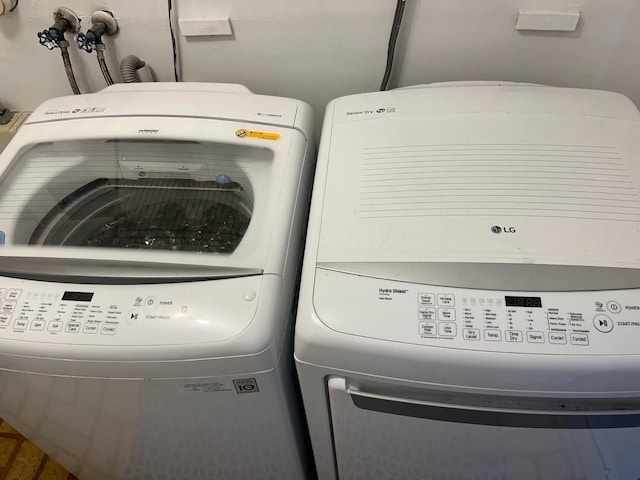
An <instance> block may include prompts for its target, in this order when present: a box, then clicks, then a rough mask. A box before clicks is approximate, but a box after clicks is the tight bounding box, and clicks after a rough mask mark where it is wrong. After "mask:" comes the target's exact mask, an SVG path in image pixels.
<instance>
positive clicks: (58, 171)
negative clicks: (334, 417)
mask: <svg viewBox="0 0 640 480" xmlns="http://www.w3.org/2000/svg"><path fill="white" fill-rule="evenodd" d="M311 122H312V115H311V110H310V108H309V106H308V105H306V104H305V103H303V102H299V101H296V100H290V99H284V98H275V97H268V96H260V95H254V94H252V93H251V92H250V91H249V90H247V89H246V88H244V87H241V86H237V85H219V84H188V83H187V84H127V85H115V86H113V87H109V88H107V89H106V90H103V91H102V92H99V93H97V94H92V95H82V96H74V97H66V98H59V99H53V100H50V101H47V102H46V103H44V104H43V105H42V106H40V107H39V108H38V109H37V110H36V111H35V112H34V113H33V114H32V116H31V117H30V118H29V121H28V122H27V123H26V124H25V125H24V126H23V127H22V129H21V130H20V131H19V132H18V134H17V135H16V136H15V137H14V139H13V140H12V142H11V143H10V144H9V146H8V147H7V148H6V149H5V150H4V152H3V153H2V156H1V157H0V169H1V171H2V174H1V176H0V241H1V243H2V248H1V249H0V296H1V301H0V310H1V311H0V417H2V418H5V419H6V420H7V421H8V422H10V423H11V424H12V425H14V426H15V427H16V428H17V429H18V430H19V431H20V432H21V433H23V434H24V435H25V436H26V437H27V438H29V439H31V440H32V441H33V442H34V443H36V444H37V445H39V446H40V447H41V448H42V449H43V450H44V451H45V452H47V453H48V454H49V455H51V456H52V457H53V458H54V459H56V460H57V461H59V462H60V463H61V464H62V465H64V466H65V467H66V468H67V469H68V470H70V471H71V472H72V473H74V474H75V475H77V476H78V477H80V478H81V479H91V480H95V479H142V478H145V479H146V478H156V479H161V478H176V479H177V478H180V479H187V478H189V479H204V478H216V479H217V478H228V479H254V478H273V479H283V478H289V479H296V480H297V479H300V478H304V477H305V475H307V473H308V465H309V464H310V462H309V461H308V460H309V459H308V458H306V456H305V449H306V448H307V447H306V443H305V436H306V434H305V433H304V431H305V429H304V421H303V417H302V415H301V409H300V406H299V401H298V397H297V387H296V385H295V381H294V365H293V359H292V340H293V339H292V321H293V314H292V310H293V297H294V291H295V284H296V277H297V276H298V271H299V265H300V255H301V246H302V245H301V244H302V238H303V231H304V223H305V221H306V214H307V211H308V198H309V192H310V183H311V179H312V170H313V167H314V160H315V157H314V155H315V152H314V148H313V145H312V144H313V142H312V140H311V139H312V137H311V135H312V131H311Z"/></svg>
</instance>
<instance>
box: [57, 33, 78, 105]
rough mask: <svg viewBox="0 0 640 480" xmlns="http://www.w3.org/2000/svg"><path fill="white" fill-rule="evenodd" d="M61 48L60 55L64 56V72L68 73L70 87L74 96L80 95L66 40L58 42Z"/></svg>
mask: <svg viewBox="0 0 640 480" xmlns="http://www.w3.org/2000/svg"><path fill="white" fill-rule="evenodd" d="M58 44H59V46H60V54H61V55H62V63H64V71H65V72H66V73H67V79H69V85H71V90H72V91H73V94H74V95H80V88H78V82H76V77H75V75H74V74H73V67H72V66H71V59H70V58H69V42H67V41H66V40H60V41H58Z"/></svg>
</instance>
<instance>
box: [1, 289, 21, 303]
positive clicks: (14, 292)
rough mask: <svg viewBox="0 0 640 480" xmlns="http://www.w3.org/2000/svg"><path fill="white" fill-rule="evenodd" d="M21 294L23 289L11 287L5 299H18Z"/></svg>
mask: <svg viewBox="0 0 640 480" xmlns="http://www.w3.org/2000/svg"><path fill="white" fill-rule="evenodd" d="M20 295H22V290H21V289H19V288H10V289H9V290H8V291H7V296H6V297H5V300H18V299H19V298H20Z"/></svg>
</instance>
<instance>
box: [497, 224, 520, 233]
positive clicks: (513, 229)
mask: <svg viewBox="0 0 640 480" xmlns="http://www.w3.org/2000/svg"><path fill="white" fill-rule="evenodd" d="M491 231H492V232H493V233H516V227H501V226H500V225H494V226H493V227H491Z"/></svg>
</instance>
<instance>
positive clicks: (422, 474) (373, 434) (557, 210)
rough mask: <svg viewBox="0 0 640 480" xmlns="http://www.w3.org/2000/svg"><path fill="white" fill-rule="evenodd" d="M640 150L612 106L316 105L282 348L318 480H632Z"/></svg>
mask: <svg viewBox="0 0 640 480" xmlns="http://www.w3.org/2000/svg"><path fill="white" fill-rule="evenodd" d="M639 152H640V114H639V112H638V110H637V108H636V107H635V106H634V105H633V104H632V103H631V101H629V100H628V99H627V98H626V97H623V96H622V95H619V94H614V93H609V92H601V91H589V90H577V89H564V88H553V87H545V86H535V85H517V84H486V83H485V84H474V83H471V84H436V85H431V86H421V87H416V88H407V89H399V90H394V91H388V92H379V93H371V94H362V95H353V96H349V97H343V98H339V99H337V100H334V101H333V102H332V103H330V104H329V106H328V108H327V112H326V117H325V122H324V126H323V132H322V139H321V142H320V148H319V157H318V163H317V168H316V180H315V184H314V192H313V201H312V206H311V213H310V218H309V228H308V237H307V247H306V251H305V260H304V267H303V274H302V283H301V292H300V301H299V306H298V314H297V323H296V336H295V358H296V365H297V369H298V374H299V379H300V385H301V390H302V394H303V400H304V404H305V411H306V415H307V420H308V425H309V429H310V435H311V440H312V444H313V450H314V455H315V460H316V467H317V470H318V474H319V478H320V479H322V480H327V479H332V480H333V479H336V478H339V479H341V480H344V479H360V478H362V479H369V478H375V479H397V478H403V479H421V480H424V479H434V480H446V479H456V480H458V479H516V478H517V479H519V480H533V479H563V480H578V479H590V480H602V479H605V478H606V479H610V480H613V479H619V480H629V479H633V480H635V479H637V478H639V475H640V473H639V472H640V346H639V345H640V317H639V312H640V259H639V257H638V245H639V244H640V228H639V225H640V162H639V157H638V154H639Z"/></svg>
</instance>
